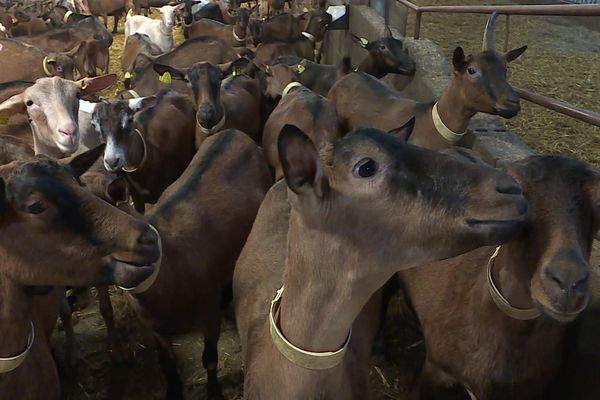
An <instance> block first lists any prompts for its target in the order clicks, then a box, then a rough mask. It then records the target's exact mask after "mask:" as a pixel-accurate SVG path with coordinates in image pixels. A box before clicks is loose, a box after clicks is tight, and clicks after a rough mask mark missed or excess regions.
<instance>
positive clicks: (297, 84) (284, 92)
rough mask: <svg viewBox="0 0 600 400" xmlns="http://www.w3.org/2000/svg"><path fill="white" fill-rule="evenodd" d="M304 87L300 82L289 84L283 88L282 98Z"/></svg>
mask: <svg viewBox="0 0 600 400" xmlns="http://www.w3.org/2000/svg"><path fill="white" fill-rule="evenodd" d="M300 86H302V84H301V83H300V82H290V83H288V84H287V86H286V87H285V88H283V92H282V93H281V97H285V96H287V95H288V93H289V92H290V91H291V90H292V89H293V88H296V87H300Z"/></svg>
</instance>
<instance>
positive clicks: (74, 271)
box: [0, 148, 159, 400]
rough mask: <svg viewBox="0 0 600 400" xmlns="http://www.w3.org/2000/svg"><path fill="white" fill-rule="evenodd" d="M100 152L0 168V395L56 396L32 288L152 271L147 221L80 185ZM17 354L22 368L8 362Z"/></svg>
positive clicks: (133, 278)
mask: <svg viewBox="0 0 600 400" xmlns="http://www.w3.org/2000/svg"><path fill="white" fill-rule="evenodd" d="M101 151H102V149H101V148H99V149H95V150H93V151H91V152H88V153H84V154H82V155H81V156H78V157H76V158H74V159H73V160H72V161H71V162H70V163H69V166H68V167H67V166H64V165H62V164H59V163H57V162H56V161H53V160H50V159H48V158H46V157H42V158H36V159H30V160H27V161H15V162H13V163H11V164H7V165H4V166H1V167H0V188H1V191H0V193H1V195H0V210H1V211H0V218H1V221H2V239H1V240H0V257H2V260H3V262H2V264H1V268H0V293H2V297H1V302H0V304H1V306H0V327H1V328H0V330H1V332H0V356H2V357H3V358H4V359H0V365H2V370H0V373H1V375H0V376H1V378H0V392H1V393H2V396H3V397H5V398H7V399H9V398H10V399H42V398H43V399H50V400H57V399H59V397H60V383H59V381H58V373H57V371H56V367H55V364H54V360H53V359H52V356H51V354H50V346H49V342H48V340H49V338H48V337H46V334H45V333H46V332H48V331H49V330H50V329H49V328H48V327H47V326H37V327H36V326H35V325H33V323H34V322H32V321H35V322H38V321H39V319H38V318H34V317H33V315H32V298H33V295H34V293H35V291H34V290H31V288H32V287H33V288H36V287H40V286H64V285H74V286H81V285H90V284H113V283H116V284H119V285H123V286H134V285H137V284H139V283H140V282H141V281H143V280H145V279H146V278H147V277H148V276H150V275H151V274H152V272H153V270H154V268H153V267H152V266H150V265H151V263H153V262H154V261H156V260H157V259H158V257H159V247H158V235H157V234H156V232H155V231H154V230H152V229H151V227H150V226H149V225H148V224H146V223H143V222H141V221H138V220H135V219H134V218H132V217H130V216H128V215H127V214H125V213H123V212H121V211H119V210H118V209H116V208H114V207H112V206H110V205H109V204H107V203H106V202H104V201H102V200H100V199H98V198H97V197H96V196H94V195H93V194H92V193H90V192H89V191H88V190H87V189H85V188H83V187H82V186H81V184H80V183H79V182H78V178H77V177H78V175H81V174H82V173H83V172H85V170H86V169H87V168H89V166H90V165H91V164H92V163H93V162H94V161H95V159H96V158H97V157H98V155H99V154H100V153H101ZM16 237H21V238H23V237H26V238H27V240H26V241H20V242H19V241H15V240H14V238H16ZM40 257H41V259H43V260H44V262H43V263H40V262H39V261H40ZM55 321H56V318H54V319H53V320H52V321H50V322H51V323H52V324H54V322H55ZM15 355H21V357H22V358H21V359H20V360H19V361H20V365H19V363H10V362H7V361H6V358H5V357H12V356H15ZM9 364H12V365H9ZM32 381H33V382H35V384H31V382H32Z"/></svg>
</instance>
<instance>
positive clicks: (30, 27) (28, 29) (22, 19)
mask: <svg viewBox="0 0 600 400" xmlns="http://www.w3.org/2000/svg"><path fill="white" fill-rule="evenodd" d="M15 18H16V19H17V21H18V22H17V25H14V26H13V27H12V28H11V30H10V33H11V36H12V37H16V36H32V35H37V34H39V33H43V32H46V31H47V30H48V27H47V26H46V22H44V20H43V19H42V18H39V17H36V16H31V15H28V14H27V13H25V12H23V11H21V10H17V11H16V12H15Z"/></svg>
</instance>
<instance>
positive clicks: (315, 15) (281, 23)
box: [248, 10, 331, 45]
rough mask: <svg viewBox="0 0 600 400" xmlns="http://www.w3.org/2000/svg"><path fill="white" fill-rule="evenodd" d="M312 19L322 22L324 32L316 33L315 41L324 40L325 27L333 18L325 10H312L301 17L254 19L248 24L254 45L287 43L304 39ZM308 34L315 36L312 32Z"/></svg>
mask: <svg viewBox="0 0 600 400" xmlns="http://www.w3.org/2000/svg"><path fill="white" fill-rule="evenodd" d="M311 19H313V20H314V21H317V20H318V19H320V20H321V21H319V23H320V24H322V25H323V31H320V30H319V31H318V32H315V33H317V34H318V35H319V36H318V37H316V38H315V39H316V41H320V40H323V36H324V35H325V30H324V27H325V25H327V24H329V23H330V22H331V16H330V15H329V14H327V13H326V12H325V11H324V10H311V11H310V12H308V13H304V14H302V15H299V16H295V15H292V14H288V13H283V14H279V15H276V16H274V17H269V18H267V19H264V20H262V19H254V18H253V19H250V21H249V22H248V29H249V31H250V36H252V40H253V43H254V45H258V44H260V43H268V42H274V41H282V42H287V41H292V40H297V39H300V38H302V32H303V31H306V28H307V26H308V22H309V21H310V20H311ZM308 33H309V34H311V35H314V34H313V33H312V32H308Z"/></svg>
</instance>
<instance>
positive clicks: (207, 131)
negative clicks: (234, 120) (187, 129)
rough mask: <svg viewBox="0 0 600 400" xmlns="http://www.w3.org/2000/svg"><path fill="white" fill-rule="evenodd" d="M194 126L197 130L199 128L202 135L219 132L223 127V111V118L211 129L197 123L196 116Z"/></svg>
mask: <svg viewBox="0 0 600 400" xmlns="http://www.w3.org/2000/svg"><path fill="white" fill-rule="evenodd" d="M196 125H198V128H200V130H201V131H202V133H204V134H206V135H213V134H215V133H217V132H219V131H220V130H221V128H222V127H223V125H225V111H223V116H222V117H221V120H220V121H219V122H217V124H216V125H215V126H213V127H212V128H205V127H203V126H202V124H201V123H200V121H198V114H196Z"/></svg>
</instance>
